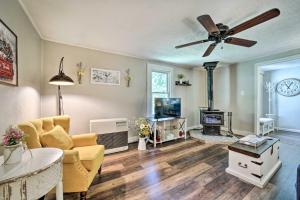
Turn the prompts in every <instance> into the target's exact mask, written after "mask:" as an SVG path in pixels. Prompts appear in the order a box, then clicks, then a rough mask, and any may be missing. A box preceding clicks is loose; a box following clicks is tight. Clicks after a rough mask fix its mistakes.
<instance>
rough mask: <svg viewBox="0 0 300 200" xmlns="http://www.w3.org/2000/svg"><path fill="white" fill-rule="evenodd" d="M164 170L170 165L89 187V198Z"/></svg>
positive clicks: (166, 164)
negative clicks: (153, 172)
mask: <svg viewBox="0 0 300 200" xmlns="http://www.w3.org/2000/svg"><path fill="white" fill-rule="evenodd" d="M164 168H170V165H169V164H168V163H159V164H158V165H156V166H154V167H152V168H147V169H143V170H140V171H137V172H133V173H131V174H127V175H125V176H122V177H119V178H116V179H113V180H110V181H107V182H105V184H99V185H96V186H92V187H91V191H90V192H89V196H93V195H95V194H97V193H101V192H103V191H106V190H110V189H113V188H115V187H117V186H118V185H123V184H124V183H129V182H131V181H135V180H137V179H140V178H143V177H144V176H145V174H147V173H150V172H152V171H157V170H160V169H164Z"/></svg>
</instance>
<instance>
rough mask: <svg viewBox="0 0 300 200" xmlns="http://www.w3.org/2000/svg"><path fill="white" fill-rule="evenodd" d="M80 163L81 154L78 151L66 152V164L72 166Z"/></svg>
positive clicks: (64, 160)
mask: <svg viewBox="0 0 300 200" xmlns="http://www.w3.org/2000/svg"><path fill="white" fill-rule="evenodd" d="M78 161H79V162H80V159H79V152H78V151H77V150H64V159H63V163H64V164H65V163H66V164H72V163H75V162H78Z"/></svg>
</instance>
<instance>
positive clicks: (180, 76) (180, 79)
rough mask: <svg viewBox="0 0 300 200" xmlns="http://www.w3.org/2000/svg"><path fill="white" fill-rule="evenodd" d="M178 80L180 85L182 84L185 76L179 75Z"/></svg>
mask: <svg viewBox="0 0 300 200" xmlns="http://www.w3.org/2000/svg"><path fill="white" fill-rule="evenodd" d="M177 78H178V80H179V83H180V84H182V81H183V78H184V75H183V74H177Z"/></svg>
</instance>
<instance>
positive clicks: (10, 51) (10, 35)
mask: <svg viewBox="0 0 300 200" xmlns="http://www.w3.org/2000/svg"><path fill="white" fill-rule="evenodd" d="M0 83H3V84H9V85H14V86H17V85H18V39H17V35H16V34H15V33H14V32H13V31H12V30H11V29H10V28H9V27H8V26H7V25H6V24H5V23H4V22H3V21H2V20H0Z"/></svg>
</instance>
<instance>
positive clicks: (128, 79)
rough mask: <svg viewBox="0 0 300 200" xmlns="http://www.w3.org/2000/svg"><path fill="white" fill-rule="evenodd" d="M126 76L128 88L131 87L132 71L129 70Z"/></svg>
mask: <svg viewBox="0 0 300 200" xmlns="http://www.w3.org/2000/svg"><path fill="white" fill-rule="evenodd" d="M125 73H126V75H125V77H124V78H125V80H126V86H127V87H130V81H131V79H132V78H131V76H130V69H129V68H128V69H127V70H126V72H125Z"/></svg>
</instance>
